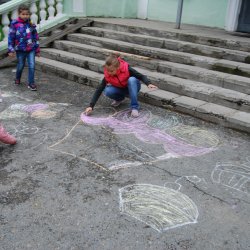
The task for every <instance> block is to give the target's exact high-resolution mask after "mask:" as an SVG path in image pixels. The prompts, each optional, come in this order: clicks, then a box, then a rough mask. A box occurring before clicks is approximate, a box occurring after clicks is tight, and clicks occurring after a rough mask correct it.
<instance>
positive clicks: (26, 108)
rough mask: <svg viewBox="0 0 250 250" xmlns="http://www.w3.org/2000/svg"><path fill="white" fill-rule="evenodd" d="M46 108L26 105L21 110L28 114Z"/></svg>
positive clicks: (44, 106) (40, 105)
mask: <svg viewBox="0 0 250 250" xmlns="http://www.w3.org/2000/svg"><path fill="white" fill-rule="evenodd" d="M48 107H49V105H48V104H43V103H37V104H31V105H26V106H25V108H24V109H23V110H24V111H26V112H28V113H33V112H35V111H38V110H44V109H47V108H48Z"/></svg>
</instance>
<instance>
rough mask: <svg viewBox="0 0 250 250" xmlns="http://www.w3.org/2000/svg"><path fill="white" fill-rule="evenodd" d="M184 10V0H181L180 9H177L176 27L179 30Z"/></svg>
mask: <svg viewBox="0 0 250 250" xmlns="http://www.w3.org/2000/svg"><path fill="white" fill-rule="evenodd" d="M182 8H183V0H179V2H178V9H177V17H176V25H175V28H176V29H179V28H180V26H181V16H182Z"/></svg>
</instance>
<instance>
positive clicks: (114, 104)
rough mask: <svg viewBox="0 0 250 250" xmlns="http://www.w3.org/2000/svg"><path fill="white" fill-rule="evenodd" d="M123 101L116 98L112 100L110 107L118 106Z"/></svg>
mask: <svg viewBox="0 0 250 250" xmlns="http://www.w3.org/2000/svg"><path fill="white" fill-rule="evenodd" d="M123 101H124V99H123V100H121V101H116V100H114V101H113V102H112V103H111V106H112V107H118V106H120V104H121V103H122V102H123Z"/></svg>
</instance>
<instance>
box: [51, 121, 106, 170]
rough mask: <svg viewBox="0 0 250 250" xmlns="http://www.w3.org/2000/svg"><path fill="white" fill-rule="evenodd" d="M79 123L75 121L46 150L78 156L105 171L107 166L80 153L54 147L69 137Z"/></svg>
mask: <svg viewBox="0 0 250 250" xmlns="http://www.w3.org/2000/svg"><path fill="white" fill-rule="evenodd" d="M80 123H81V120H79V121H77V123H76V124H75V125H74V126H73V127H72V128H71V129H70V130H69V131H67V133H66V135H65V136H64V137H63V138H62V139H60V140H59V141H57V142H55V143H54V144H53V145H50V146H48V150H52V151H54V152H59V153H61V154H64V155H69V156H71V157H74V158H78V159H80V160H82V161H85V162H88V163H90V164H91V165H94V166H95V167H98V168H100V169H102V170H105V171H108V169H107V168H105V167H104V166H102V165H100V164H98V163H96V162H94V161H91V160H89V159H87V158H85V157H83V156H81V155H77V154H76V153H71V152H68V151H67V150H61V149H57V148H56V147H57V146H60V145H61V144H62V143H63V142H64V141H66V139H67V138H69V137H70V136H71V134H72V132H73V131H74V130H75V128H76V127H77V126H78V125H79V124H80ZM71 148H72V145H71Z"/></svg>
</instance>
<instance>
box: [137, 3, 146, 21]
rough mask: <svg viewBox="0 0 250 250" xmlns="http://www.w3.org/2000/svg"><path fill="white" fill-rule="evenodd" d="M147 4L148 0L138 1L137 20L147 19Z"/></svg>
mask: <svg viewBox="0 0 250 250" xmlns="http://www.w3.org/2000/svg"><path fill="white" fill-rule="evenodd" d="M148 2H149V0H138V3H137V18H140V19H147V18H148Z"/></svg>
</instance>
